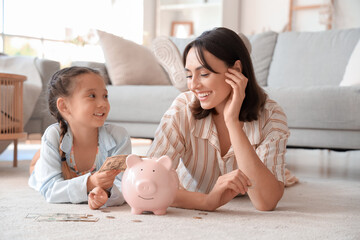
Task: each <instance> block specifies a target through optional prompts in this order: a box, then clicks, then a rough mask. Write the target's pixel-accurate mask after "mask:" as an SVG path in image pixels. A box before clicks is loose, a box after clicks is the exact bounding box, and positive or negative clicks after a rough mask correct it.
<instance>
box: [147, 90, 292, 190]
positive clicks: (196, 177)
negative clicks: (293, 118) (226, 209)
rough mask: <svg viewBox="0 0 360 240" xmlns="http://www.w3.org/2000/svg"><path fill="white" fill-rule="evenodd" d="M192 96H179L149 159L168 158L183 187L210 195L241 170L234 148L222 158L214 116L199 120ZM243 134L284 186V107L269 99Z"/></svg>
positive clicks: (162, 127) (165, 119) (285, 129)
mask: <svg viewBox="0 0 360 240" xmlns="http://www.w3.org/2000/svg"><path fill="white" fill-rule="evenodd" d="M192 98H195V96H194V94H193V93H192V92H185V93H182V94H180V95H179V96H178V97H177V98H176V99H175V100H174V102H173V103H172V105H171V106H170V108H169V109H168V110H167V111H166V112H165V114H164V116H163V118H162V119H161V122H160V125H159V127H158V129H157V130H156V134H155V139H154V141H153V143H152V145H151V147H150V149H149V151H148V156H150V157H160V156H162V155H167V156H169V157H170V158H171V159H172V160H173V167H174V168H176V171H177V173H178V176H179V180H180V183H181V185H182V186H183V187H184V188H185V189H187V190H189V191H193V192H203V193H209V192H210V191H211V189H212V188H213V186H214V185H215V183H216V181H217V179H218V177H219V176H221V175H223V174H226V173H229V172H231V171H233V170H235V169H237V168H238V166H237V162H236V159H235V153H234V150H233V147H232V146H230V148H229V150H228V152H227V153H226V154H225V155H224V156H223V157H222V156H221V151H220V144H219V138H218V132H217V129H216V126H215V123H214V121H213V119H212V115H211V114H210V115H209V116H207V117H205V118H203V119H200V120H197V119H195V118H194V116H193V115H192V113H191V110H190V107H189V105H190V104H191V102H192ZM243 130H244V132H245V134H246V136H247V137H248V139H249V141H250V143H251V145H252V147H253V148H254V150H255V151H256V153H257V155H258V156H259V158H260V159H261V161H262V162H263V163H264V164H265V165H266V166H267V168H268V169H269V170H270V171H271V172H272V173H273V174H274V176H275V177H276V178H277V179H278V180H279V181H282V182H285V152H286V143H287V140H288V137H289V134H290V133H289V129H288V127H287V119H286V115H285V114H284V112H283V110H282V109H281V107H280V106H279V105H278V104H277V103H276V102H275V101H273V100H271V99H267V100H266V103H265V106H264V109H263V111H262V112H261V114H260V116H259V118H258V120H256V121H252V122H245V123H244V127H243Z"/></svg>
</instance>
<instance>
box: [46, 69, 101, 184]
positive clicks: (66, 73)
mask: <svg viewBox="0 0 360 240" xmlns="http://www.w3.org/2000/svg"><path fill="white" fill-rule="evenodd" d="M88 73H95V74H98V75H100V72H99V71H97V70H95V69H92V68H87V67H76V66H74V67H68V68H63V69H60V70H59V71H57V72H56V73H55V74H54V75H53V76H52V77H51V79H50V82H49V84H48V89H47V90H48V91H47V98H48V104H49V110H50V113H51V115H53V116H54V117H55V119H56V120H57V122H58V123H59V126H60V145H61V142H62V140H63V138H64V136H65V134H66V132H67V130H68V126H67V123H66V121H65V119H64V118H63V116H61V114H60V112H59V110H58V108H57V100H58V98H59V97H69V96H71V94H72V93H73V91H74V89H75V83H76V77H77V76H79V75H82V74H88ZM60 145H59V152H60V157H61V162H62V165H64V164H66V166H65V167H66V168H67V169H65V170H64V169H63V176H64V179H70V178H71V175H69V174H70V172H69V166H68V165H67V163H66V157H65V153H64V152H63V151H62V150H61V148H60Z"/></svg>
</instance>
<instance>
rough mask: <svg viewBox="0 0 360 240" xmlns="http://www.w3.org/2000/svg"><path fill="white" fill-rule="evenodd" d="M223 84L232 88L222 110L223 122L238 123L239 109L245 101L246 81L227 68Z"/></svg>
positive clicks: (235, 70) (236, 72)
mask: <svg viewBox="0 0 360 240" xmlns="http://www.w3.org/2000/svg"><path fill="white" fill-rule="evenodd" d="M225 76H226V79H225V82H226V83H228V84H229V85H230V86H231V87H232V92H231V93H230V96H229V98H228V101H227V103H226V105H225V108H224V120H225V122H226V123H227V122H230V121H239V114H240V109H241V106H242V104H243V101H244V99H245V89H246V85H247V82H248V79H247V78H246V77H245V76H244V75H243V74H242V73H241V72H240V71H239V70H237V69H234V68H229V69H228V72H227V73H225Z"/></svg>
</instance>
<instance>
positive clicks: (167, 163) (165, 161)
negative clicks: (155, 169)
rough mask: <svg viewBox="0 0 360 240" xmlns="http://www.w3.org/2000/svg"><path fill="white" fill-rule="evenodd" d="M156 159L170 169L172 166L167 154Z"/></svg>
mask: <svg viewBox="0 0 360 240" xmlns="http://www.w3.org/2000/svg"><path fill="white" fill-rule="evenodd" d="M156 161H157V162H158V163H160V164H162V165H163V166H164V167H165V168H166V169H168V170H170V169H171V167H172V161H171V159H170V158H169V157H168V156H162V157H160V158H159V159H158V160H156Z"/></svg>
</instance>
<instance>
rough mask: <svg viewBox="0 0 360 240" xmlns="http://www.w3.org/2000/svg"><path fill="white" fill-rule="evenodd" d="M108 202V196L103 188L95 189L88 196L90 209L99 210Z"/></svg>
mask: <svg viewBox="0 0 360 240" xmlns="http://www.w3.org/2000/svg"><path fill="white" fill-rule="evenodd" d="M107 200H108V195H107V193H106V191H105V190H104V189H102V188H101V187H95V188H94V189H93V190H91V192H90V193H89V196H88V205H89V207H90V209H93V210H94V209H98V208H100V207H101V206H103V205H104V204H105V203H106V201H107Z"/></svg>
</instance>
